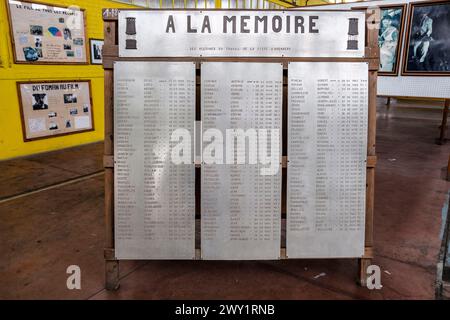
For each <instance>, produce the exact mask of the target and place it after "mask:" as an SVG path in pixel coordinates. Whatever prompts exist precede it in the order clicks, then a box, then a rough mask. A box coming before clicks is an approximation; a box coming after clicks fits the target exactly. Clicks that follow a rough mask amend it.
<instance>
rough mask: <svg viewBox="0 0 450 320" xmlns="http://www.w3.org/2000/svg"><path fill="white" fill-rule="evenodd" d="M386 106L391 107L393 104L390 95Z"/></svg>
mask: <svg viewBox="0 0 450 320" xmlns="http://www.w3.org/2000/svg"><path fill="white" fill-rule="evenodd" d="M386 106H387V108H388V109H389V107H390V106H391V97H388V98H387V100H386Z"/></svg>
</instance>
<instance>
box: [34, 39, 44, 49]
mask: <svg viewBox="0 0 450 320" xmlns="http://www.w3.org/2000/svg"><path fill="white" fill-rule="evenodd" d="M34 46H35V47H36V48H42V38H41V37H35V38H34Z"/></svg>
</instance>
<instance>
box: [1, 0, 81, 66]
mask: <svg viewBox="0 0 450 320" xmlns="http://www.w3.org/2000/svg"><path fill="white" fill-rule="evenodd" d="M7 5H8V11H9V19H10V26H11V38H12V40H13V43H14V50H13V52H14V58H15V61H16V62H17V63H53V64H55V63H71V64H73V63H87V61H88V60H87V55H86V52H87V50H86V48H87V43H86V32H85V20H84V11H83V10H80V8H78V7H70V8H67V7H62V6H52V5H48V4H42V3H36V2H30V1H16V0H8V1H7Z"/></svg>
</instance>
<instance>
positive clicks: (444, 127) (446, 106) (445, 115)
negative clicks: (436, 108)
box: [437, 99, 450, 144]
mask: <svg viewBox="0 0 450 320" xmlns="http://www.w3.org/2000/svg"><path fill="white" fill-rule="evenodd" d="M449 105H450V99H445V102H444V110H443V111H442V123H441V131H440V134H439V139H438V141H437V144H444V143H445V140H446V133H447V118H448V109H449Z"/></svg>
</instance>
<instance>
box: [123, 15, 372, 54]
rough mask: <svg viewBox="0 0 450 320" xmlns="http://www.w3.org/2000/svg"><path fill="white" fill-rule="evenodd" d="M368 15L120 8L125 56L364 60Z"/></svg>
mask: <svg viewBox="0 0 450 320" xmlns="http://www.w3.org/2000/svg"><path fill="white" fill-rule="evenodd" d="M365 21H366V17H365V12H360V11H359V12H358V11H306V10H305V11H303V10H302V11H295V10H286V11H269V10H262V11H257V10H255V11H245V10H244V11H243V10H241V11H239V10H214V11H209V10H208V11H205V10H203V11H202V10H183V11H180V10H178V11H176V10H154V11H142V10H121V11H119V56H120V57H200V56H203V57H363V56H364V42H365Z"/></svg>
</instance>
